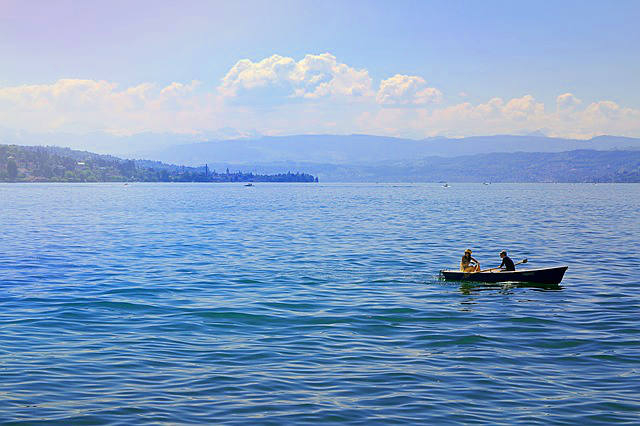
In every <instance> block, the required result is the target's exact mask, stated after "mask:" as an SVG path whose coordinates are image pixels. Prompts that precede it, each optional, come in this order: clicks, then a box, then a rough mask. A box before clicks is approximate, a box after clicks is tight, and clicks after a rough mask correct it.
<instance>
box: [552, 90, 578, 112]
mask: <svg viewBox="0 0 640 426" xmlns="http://www.w3.org/2000/svg"><path fill="white" fill-rule="evenodd" d="M581 103H582V101H581V100H580V99H578V98H576V97H575V96H574V95H573V93H563V94H562V95H559V96H558V97H557V98H556V108H557V110H558V111H573V110H574V109H575V108H576V107H578V106H579V105H580V104H581Z"/></svg>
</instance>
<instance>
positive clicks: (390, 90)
mask: <svg viewBox="0 0 640 426" xmlns="http://www.w3.org/2000/svg"><path fill="white" fill-rule="evenodd" d="M376 100H377V102H378V103H379V104H381V105H388V106H400V105H426V104H429V103H438V102H440V101H441V100H442V92H441V91H440V90H438V89H436V88H433V87H427V82H426V81H425V80H424V78H422V77H419V76H413V75H402V74H396V75H394V76H393V77H391V78H388V79H386V80H382V81H381V82H380V89H379V90H378V94H377V96H376Z"/></svg>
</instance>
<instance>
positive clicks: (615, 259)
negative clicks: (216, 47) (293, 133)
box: [0, 183, 640, 424]
mask: <svg viewBox="0 0 640 426" xmlns="http://www.w3.org/2000/svg"><path fill="white" fill-rule="evenodd" d="M638 206H640V185H639V184H598V185H593V184H491V185H481V184H452V185H451V187H449V188H443V187H442V185H441V184H323V183H320V184H255V186H253V187H245V186H243V185H242V184H142V183H133V184H128V185H124V184H122V183H109V184H1V185H0V225H1V228H0V229H1V231H2V234H1V236H0V377H1V378H2V380H0V395H1V397H0V422H17V423H20V422H26V423H36V422H41V421H49V422H54V423H55V422H59V423H84V424H139V423H212V424H219V423H226V424H287V423H291V424H301V423H303V424H304V423H311V422H314V423H322V424H419V423H427V422H428V423H437V424H446V423H493V424H500V423H502V424H512V423H527V424H530V423H545V424H546V423H550V422H554V423H565V424H576V423H611V422H630V423H637V422H638V419H639V418H640V417H639V414H640V397H638V389H640V296H639V293H640V290H639V284H640V279H639V278H638V274H637V272H636V270H637V266H638V251H639V250H640V219H639V217H640V215H638ZM466 248H471V249H472V250H473V256H474V257H475V258H477V259H478V260H479V261H480V262H481V264H482V267H483V268H486V267H492V266H498V265H499V264H500V258H499V256H498V253H499V252H500V250H502V249H507V250H508V251H509V255H510V256H511V257H512V258H513V259H514V261H519V260H522V259H524V258H527V259H528V261H529V263H528V265H527V267H544V266H552V265H563V264H564V265H569V270H568V271H567V273H566V275H565V278H564V280H563V282H562V283H561V285H560V286H559V287H557V288H539V287H535V286H521V287H518V286H513V285H498V286H492V287H489V286H481V285H469V284H461V283H455V282H443V281H440V280H439V279H438V271H439V270H440V269H443V268H446V267H454V268H455V267H457V265H458V263H459V260H460V257H461V256H462V253H463V251H464V250H465V249H466Z"/></svg>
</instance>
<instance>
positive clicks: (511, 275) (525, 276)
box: [440, 266, 569, 284]
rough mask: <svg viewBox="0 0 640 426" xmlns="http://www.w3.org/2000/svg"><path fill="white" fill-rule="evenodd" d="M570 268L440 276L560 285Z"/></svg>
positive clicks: (444, 271)
mask: <svg viewBox="0 0 640 426" xmlns="http://www.w3.org/2000/svg"><path fill="white" fill-rule="evenodd" d="M567 268H569V267H568V266H556V267H553V268H538V269H520V270H518V271H486V272H462V271H453V270H444V269H443V270H442V271H440V276H441V277H442V278H443V279H444V280H446V281H475V282H481V283H501V282H507V281H510V282H521V283H539V284H560V281H562V277H564V273H565V272H566V271H567Z"/></svg>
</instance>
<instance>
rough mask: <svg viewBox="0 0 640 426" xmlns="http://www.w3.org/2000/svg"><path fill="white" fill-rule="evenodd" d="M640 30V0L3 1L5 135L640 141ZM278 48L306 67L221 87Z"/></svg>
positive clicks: (0, 44)
mask: <svg viewBox="0 0 640 426" xmlns="http://www.w3.org/2000/svg"><path fill="white" fill-rule="evenodd" d="M638 22H640V2H637V1H615V2H587V1H580V2H578V1H564V2H551V1H537V2H507V1H499V2H488V1H460V2H451V1H442V2H441V1H398V2H388V1H339V2H336V1H323V2H317V1H314V2H306V1H245V2H212V1H204V2H195V1H194V2H162V1H136V2H125V1H110V2H98V1H95V2H92V1H53V0H52V1H13V0H9V1H7V0H0V58H2V60H1V61H2V69H1V70H0V114H1V113H2V112H4V114H2V115H0V117H2V116H4V118H3V119H2V122H1V123H0V127H5V128H20V129H25V128H28V127H30V126H29V124H28V123H32V122H34V121H37V122H38V123H40V124H39V125H38V126H36V127H35V128H34V130H38V131H75V132H83V131H94V130H102V131H113V132H120V133H135V132H139V131H165V132H185V133H188V132H209V134H215V133H216V132H217V131H218V130H219V129H229V128H232V129H234V131H237V134H238V135H242V134H247V133H251V132H254V133H263V134H292V133H311V132H319V133H352V132H367V133H378V134H389V135H396V136H409V137H425V136H433V135H437V134H443V135H450V136H467V135H471V134H487V133H501V132H513V133H523V132H528V131H535V130H540V129H542V130H543V131H545V132H546V133H548V134H552V135H559V136H576V137H589V136H592V135H595V134H601V133H616V134H625V135H628V136H640V125H638V124H634V122H637V121H639V120H638V119H639V118H640V115H638V114H640V112H639V111H640V78H639V77H638V76H639V75H640V55H639V54H638V46H639V45H640V31H639V30H638V29H637V27H638V25H637V23H638ZM323 54H325V55H329V56H324V57H322V58H324V59H322V60H323V61H324V62H323V64H324V65H322V69H323V70H324V71H322V70H321V71H318V69H316V71H314V73H315V74H313V73H312V74H313V75H310V74H309V75H307V74H305V75H304V76H300V72H303V73H306V72H307V71H305V70H307V68H305V67H306V66H307V65H308V64H306V63H301V61H303V60H304V58H305V57H307V55H311V56H312V57H320V55H323ZM274 55H278V57H282V58H290V59H291V60H292V61H293V63H295V64H298V65H293V64H292V63H289V64H288V65H287V64H285V66H287V67H289V68H287V69H288V70H289V71H287V72H288V74H286V75H285V74H278V75H277V76H276V78H274V77H273V76H272V77H269V78H266V80H265V79H264V78H262V79H261V78H257V77H255V76H253V77H247V76H246V75H245V76H244V77H238V79H237V80H236V81H235V82H231V83H229V84H236V86H237V87H239V88H240V90H234V91H227V93H226V95H225V94H221V86H222V85H223V83H222V82H223V81H224V79H225V78H227V80H228V77H229V73H230V71H231V70H232V69H233V67H234V66H236V64H238V62H239V61H241V60H243V59H248V60H250V61H251V64H249V68H251V67H252V66H256V70H257V71H259V72H272V71H273V69H271V68H268V66H267V65H265V66H260V67H258V66H257V65H255V64H259V63H260V62H261V61H264V60H266V59H268V58H272V57H274ZM276 62H277V61H275V62H274V63H276ZM263 65H264V64H263ZM265 67H267V68H265ZM341 67H347V71H344V69H343V70H342V71H340V69H341ZM294 68H295V69H294ZM301 69H302V71H301ZM350 70H352V71H353V73H352V72H351V71H350ZM249 71H251V70H249ZM249 71H247V72H249ZM362 71H364V72H366V76H363V75H362V74H360V75H359V77H358V76H357V75H356V74H357V73H360V72H362ZM251 72H253V71H251ZM343 72H346V74H344V73H343ZM296 73H297V74H296ZM318 73H320V74H322V73H324V74H322V75H318ZM340 73H343V74H341V75H343V77H344V76H347V75H348V76H347V77H348V80H349V81H348V82H347V81H342V82H341V83H340V84H339V87H338V86H337V85H336V84H333V83H331V82H332V81H334V80H332V79H335V77H336V75H338V74H340ZM314 76H315V78H317V79H319V80H318V81H320V82H321V83H322V82H324V83H327V84H328V85H329V86H331V87H330V88H329V89H327V90H324V91H322V93H321V91H315V92H314V91H310V86H309V85H315V84H318V83H317V81H315V80H314V81H315V82H314V81H312V79H313V78H314ZM394 76H404V77H403V78H399V77H398V78H396V79H394V80H391V81H388V82H387V84H386V86H385V87H386V88H387V89H386V90H387V92H386V94H384V93H381V90H382V86H383V82H384V81H385V80H388V79H391V78H393V77H394ZM254 77H255V78H254ZM347 77H345V78H347ZM248 78H249V79H248ZM310 79H311V80H310ZM343 80H344V79H343ZM60 81H63V82H65V83H64V84H60V83H58V82H60ZM194 81H195V82H196V83H195V84H192V82H194ZM321 83H320V84H321ZM56 84H57V85H56ZM172 84H178V85H182V86H180V87H178V86H171V85H172ZM349 84H355V85H356V86H357V87H356V89H355V90H351V89H352V87H350V86H349V87H346V86H348V85H349ZM345 85H346V86H345ZM168 87H173V88H178V89H180V90H174V91H171V93H174V97H173V98H172V99H171V101H170V102H167V100H166V99H165V98H162V96H163V95H161V92H162V90H163V89H166V88H168ZM229 87H230V86H229ZM314 87H315V86H314ZM136 88H137V89H136ZM427 89H429V90H427ZM296 90H297V91H298V92H296ZM425 90H427V91H426V92H425ZM179 91H180V95H179V96H178V95H175V94H176V93H177V92H179ZM434 91H435V92H434ZM133 92H135V93H136V95H135V96H134V95H132V94H131V93H133ZM365 92H366V93H365ZM60 93H63V94H64V96H62V95H60ZM166 93H168V92H165V94H166ZM296 93H297V94H296ZM427 95H429V96H427ZM563 95H571V97H567V96H565V97H564V98H563V100H562V102H560V101H559V99H558V97H559V96H563ZM38 96H40V98H38ZM74 96H75V98H73V97H74ZM92 96H93V97H95V99H94V98H91V97H92ZM131 96H134V98H135V99H134V98H131ZM127 97H128V98H127ZM89 98H91V99H89ZM107 98H108V99H107ZM124 98H127V99H124ZM161 98H162V99H161ZM88 99H89V100H88ZM105 99H107V100H105ZM114 99H115V100H114ZM495 99H499V100H500V102H498V101H493V103H492V100H495ZM567 100H568V101H567ZM511 101H514V102H512V103H511V106H509V103H510V102H511ZM118 102H120V103H118ZM45 104H46V105H45ZM561 104H562V108H564V115H562V116H560V115H558V113H559V112H560V109H561V107H560V105H561ZM43 105H44V106H43ZM483 105H484V107H483ZM540 106H542V107H540ZM567 106H569V107H570V110H568V109H567V108H566V107H567ZM116 110H120V113H119V114H116V112H115V111H116ZM92 112H93V114H92ZM569 113H571V114H569ZM145 114H147V115H156V116H157V117H158V120H157V122H153V120H150V119H149V118H145V117H144V116H145ZM483 114H484V115H483ZM487 114H489V115H487ZM523 114H524V115H523ZM180 115H181V116H182V117H183V118H182V119H179V118H176V116H180ZM498 116H500V117H501V118H500V117H498ZM100 117H102V118H104V122H101V120H100ZM167 117H170V119H169V120H167ZM288 120H290V121H291V123H290V124H289V125H288V124H287V121H288ZM167 121H169V122H170V123H167ZM492 129H494V130H495V132H492Z"/></svg>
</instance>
